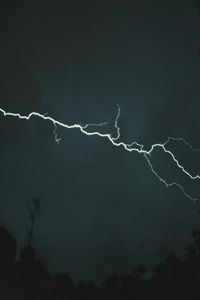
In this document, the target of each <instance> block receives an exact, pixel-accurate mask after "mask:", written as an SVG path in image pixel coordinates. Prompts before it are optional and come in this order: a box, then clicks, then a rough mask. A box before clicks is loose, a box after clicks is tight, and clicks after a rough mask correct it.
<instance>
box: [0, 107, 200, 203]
mask: <svg viewBox="0 0 200 300" xmlns="http://www.w3.org/2000/svg"><path fill="white" fill-rule="evenodd" d="M0 112H1V113H2V114H3V115H4V116H10V117H15V118H19V119H22V120H30V118H31V117H34V116H35V117H38V118H41V119H43V120H45V121H49V122H51V123H52V124H53V126H54V130H53V134H54V138H55V142H56V143H58V144H59V143H60V141H61V138H59V136H58V133H57V129H58V127H63V128H66V129H79V130H80V131H81V132H82V133H83V134H85V135H87V136H95V135H96V136H98V137H100V138H104V139H108V140H109V142H111V143H112V145H113V146H115V147H121V148H123V149H124V150H126V151H128V152H137V153H139V154H141V155H143V157H144V159H145V160H146V161H147V163H148V165H149V167H150V169H151V171H152V172H153V174H154V175H155V176H156V177H157V178H158V179H159V181H161V182H162V183H163V184H164V185H165V186H166V187H167V188H168V187H172V186H176V187H178V188H179V189H180V190H181V191H182V193H183V194H184V195H185V196H186V197H187V198H189V199H191V200H193V201H196V200H198V199H196V198H193V197H192V196H191V195H189V194H188V193H186V191H185V189H184V187H183V186H182V185H181V184H179V183H178V182H170V183H168V182H167V181H166V180H165V179H163V178H162V177H161V176H160V175H159V174H158V172H157V171H156V170H155V168H154V166H153V164H152V163H151V160H150V158H151V154H152V153H153V151H154V150H155V149H161V150H162V151H164V152H165V153H166V154H167V155H169V156H170V158H171V159H172V160H173V162H174V164H175V165H176V167H177V168H179V169H180V170H181V171H182V172H183V173H184V175H186V176H187V177H188V178H189V179H190V180H199V179H200V175H198V174H197V175H192V174H191V173H190V172H189V171H187V170H186V169H185V168H184V166H183V165H182V164H181V163H180V162H179V161H178V159H177V158H176V157H175V155H174V153H173V152H172V151H170V150H169V149H167V145H168V144H169V143H170V141H174V142H182V143H184V144H185V145H186V146H187V147H189V149H190V150H191V151H196V152H200V150H199V149H194V148H193V147H192V145H190V144H189V143H188V142H187V141H186V140H185V139H183V138H176V137H168V138H167V140H166V141H165V142H163V143H156V144H153V145H151V147H150V149H149V150H145V149H144V145H143V144H139V143H137V142H135V141H134V142H132V143H130V144H127V143H124V142H122V141H120V138H121V135H120V127H119V125H118V120H119V117H120V112H121V111H120V106H119V105H118V110H117V115H116V118H115V121H114V128H115V131H116V135H115V136H113V134H112V133H101V132H99V131H98V130H95V131H94V130H92V131H91V130H89V129H94V128H95V129H97V128H100V127H103V126H106V125H107V124H108V123H109V121H107V122H102V123H89V124H86V125H84V126H83V125H81V124H72V125H67V124H65V123H63V122H60V121H58V120H56V119H54V118H52V117H50V116H48V113H45V114H41V113H38V112H31V113H30V114H28V115H21V114H20V113H13V112H7V111H5V110H4V109H2V108H0Z"/></svg>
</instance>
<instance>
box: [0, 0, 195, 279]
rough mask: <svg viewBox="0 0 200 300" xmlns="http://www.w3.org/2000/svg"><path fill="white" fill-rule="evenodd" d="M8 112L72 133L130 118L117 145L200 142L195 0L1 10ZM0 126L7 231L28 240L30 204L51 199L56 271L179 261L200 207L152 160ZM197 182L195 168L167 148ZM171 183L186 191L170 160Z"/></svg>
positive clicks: (46, 219) (41, 244)
mask: <svg viewBox="0 0 200 300" xmlns="http://www.w3.org/2000/svg"><path fill="white" fill-rule="evenodd" d="M0 28H1V29H0V40H1V47H0V57H1V58H0V62H1V68H0V79H1V80H0V107H2V108H4V109H7V110H10V111H13V112H16V111H17V112H21V113H29V112H31V111H33V110H34V111H38V112H41V113H46V112H48V113H49V115H51V116H53V117H54V118H56V119H58V120H60V121H63V122H65V123H67V124H73V123H79V122H80V123H81V124H85V123H88V122H89V123H90V122H97V123H98V122H102V121H106V120H107V119H110V118H111V117H112V116H114V114H115V113H116V104H117V103H118V104H119V105H120V107H121V117H120V120H119V125H120V126H121V134H122V139H123V141H125V142H128V141H132V140H136V141H137V142H141V143H144V145H145V146H146V147H148V146H149V145H151V144H152V143H155V142H160V141H164V140H165V139H166V138H167V137H168V136H176V137H180V136H181V137H183V138H185V139H187V140H188V141H189V142H191V143H192V144H193V145H194V146H195V147H199V148H200V144H199V129H200V125H199V113H200V103H199V96H200V88H199V79H200V73H199V70H200V58H199V50H198V49H199V48H200V43H199V12H198V3H197V1H189V0H188V1H186V0H185V1H123V4H122V2H121V1H84V2H83V1H73V4H72V3H70V2H69V1H18V2H15V1H8V2H4V3H2V4H1V7H0ZM53 129H54V128H53V127H52V124H49V123H48V122H44V121H41V120H39V119H36V118H34V119H32V120H30V121H29V122H26V121H19V120H13V119H11V118H7V119H5V118H3V117H2V116H1V117H0V138H1V150H0V151H1V156H0V162H1V172H0V182H1V185H0V186H1V188H0V220H1V222H2V223H3V224H6V225H7V226H8V227H9V229H10V230H11V232H12V233H13V235H14V236H15V237H16V238H17V240H18V241H19V244H20V247H22V246H23V245H24V244H25V242H26V224H27V223H28V212H27V203H28V202H29V200H30V199H31V197H33V196H36V195H37V196H39V197H40V198H41V201H42V207H43V214H42V215H41V216H40V218H39V220H38V221H37V224H36V227H35V234H34V240H33V242H34V246H35V248H36V251H37V254H38V257H39V258H40V259H41V260H42V261H43V263H44V264H45V265H46V266H47V267H48V268H49V270H50V272H51V273H52V274H55V273H56V274H58V273H61V272H67V273H68V274H70V275H71V276H72V278H73V279H75V280H77V279H89V278H92V279H102V278H104V277H105V276H106V275H107V274H109V273H111V272H112V271H127V270H131V269H132V268H133V267H134V266H135V265H137V264H138V263H144V264H145V265H147V266H151V265H152V264H155V263H156V262H158V261H160V260H161V259H164V257H165V256H166V255H168V254H169V253H171V252H175V253H178V254H180V253H183V249H184V246H185V245H186V244H187V242H188V240H189V234H190V232H191V231H192V229H194V228H196V227H197V226H198V225H199V216H198V214H197V211H198V209H199V203H198V202H197V203H194V202H192V201H190V200H189V199H187V198H185V197H184V195H183V194H182V193H181V192H180V191H179V190H177V189H176V188H172V189H168V190H167V189H166V188H165V186H164V185H163V184H162V183H160V182H159V181H158V180H157V178H156V177H155V176H154V175H153V174H152V172H151V170H150V168H149V167H148V165H147V163H146V161H145V160H144V159H143V157H142V156H139V155H138V154H134V153H132V154H130V153H128V152H126V151H124V150H123V149H120V148H115V147H113V146H112V145H111V144H110V143H109V142H108V141H106V140H102V139H100V138H98V137H87V136H85V135H83V134H81V133H80V132H78V131H77V130H63V129H59V130H58V133H59V136H60V137H61V138H62V143H61V144H60V145H57V144H56V143H55V141H54V137H53ZM171 147H172V149H173V151H175V153H176V155H177V157H178V158H179V159H180V160H181V162H183V163H184V165H185V166H186V167H187V169H188V170H189V171H191V172H194V173H195V172H198V166H199V161H200V160H199V157H200V156H198V155H197V154H196V153H191V152H190V151H189V150H188V149H187V148H186V147H185V146H184V145H181V144H179V145H172V146H171ZM155 154H156V155H153V157H152V162H153V163H154V165H155V168H156V170H157V171H159V172H160V174H161V175H162V176H163V177H165V178H166V179H168V180H177V181H178V182H180V183H181V184H184V186H185V187H186V190H187V192H189V193H191V194H192V195H193V196H194V197H198V196H199V194H200V185H199V184H198V183H197V182H190V181H189V180H187V179H186V178H185V177H184V176H182V175H181V173H180V172H177V170H176V169H175V168H173V166H172V165H171V163H170V161H169V160H168V158H167V157H166V156H164V155H162V153H155Z"/></svg>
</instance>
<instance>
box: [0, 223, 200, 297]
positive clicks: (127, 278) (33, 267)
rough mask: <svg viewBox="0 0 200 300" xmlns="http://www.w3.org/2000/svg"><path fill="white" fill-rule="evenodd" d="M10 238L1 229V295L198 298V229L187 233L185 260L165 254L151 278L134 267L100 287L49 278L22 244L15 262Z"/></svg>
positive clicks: (199, 234) (3, 229) (63, 277)
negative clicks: (189, 240) (190, 237)
mask: <svg viewBox="0 0 200 300" xmlns="http://www.w3.org/2000/svg"><path fill="white" fill-rule="evenodd" d="M16 250H17V244H16V241H15V239H13V237H12V236H11V235H10V234H9V233H8V232H7V230H6V228H5V227H3V226H1V227H0V299H1V300H4V299H5V300H9V299H20V300H23V299H27V300H28V299H30V300H32V299H37V300H40V299H43V300H44V299H50V300H51V299H52V300H61V299H69V300H70V299H72V300H76V299H77V300H78V299H80V300H83V299H84V300H86V299H88V300H90V299H92V300H94V299H97V300H103V299H105V300H108V299H109V300H110V299H116V300H126V299H127V300H131V299H159V300H161V299H162V300H165V299H176V300H177V299H189V300H190V299H198V300H199V299H200V230H195V231H193V233H192V243H191V244H189V245H188V246H187V247H186V249H185V256H184V258H179V257H177V256H176V255H173V254H172V255H170V256H169V257H167V259H166V260H165V261H164V262H162V263H160V264H158V265H156V266H155V267H154V268H153V270H152V274H151V276H149V277H147V276H146V275H145V273H146V270H145V268H144V267H143V266H142V265H139V266H138V267H137V268H136V270H133V271H132V272H131V273H129V274H117V273H114V274H112V275H111V276H109V277H108V278H107V279H106V280H105V281H104V282H103V283H102V285H101V286H96V285H95V284H94V282H93V281H90V282H87V283H84V282H80V283H79V284H78V285H77V286H75V285H74V284H73V282H72V280H71V279H70V277H69V276H67V275H63V276H57V277H51V276H49V274H48V272H47V271H46V270H45V268H44V267H43V266H42V264H41V263H40V262H39V261H37V260H36V259H35V251H34V249H33V248H32V247H31V246H30V245H27V246H26V247H25V248H24V249H22V251H21V256H20V258H19V259H18V260H16Z"/></svg>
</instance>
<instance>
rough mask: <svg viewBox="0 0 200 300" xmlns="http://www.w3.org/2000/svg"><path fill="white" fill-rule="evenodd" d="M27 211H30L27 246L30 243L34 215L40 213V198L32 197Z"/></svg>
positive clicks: (34, 219)
mask: <svg viewBox="0 0 200 300" xmlns="http://www.w3.org/2000/svg"><path fill="white" fill-rule="evenodd" d="M29 213H30V219H31V223H30V227H29V228H28V243H27V246H30V245H31V241H32V237H33V230H34V225H35V221H36V217H37V216H38V215H40V213H41V208H40V199H38V198H34V199H32V207H31V208H29Z"/></svg>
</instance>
